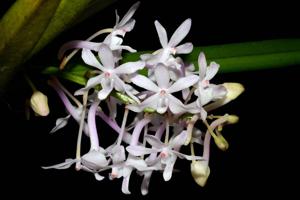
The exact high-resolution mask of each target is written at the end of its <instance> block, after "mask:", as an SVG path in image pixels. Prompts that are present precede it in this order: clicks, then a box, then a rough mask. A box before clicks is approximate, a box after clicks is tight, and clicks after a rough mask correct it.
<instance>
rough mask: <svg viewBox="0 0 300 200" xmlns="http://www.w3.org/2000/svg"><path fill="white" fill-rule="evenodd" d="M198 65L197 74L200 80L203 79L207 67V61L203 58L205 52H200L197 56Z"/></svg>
mask: <svg viewBox="0 0 300 200" xmlns="http://www.w3.org/2000/svg"><path fill="white" fill-rule="evenodd" d="M198 65H199V76H200V80H201V81H202V80H204V77H205V75H206V68H207V62H206V58H205V54H204V53H203V52H201V53H200V54H199V57H198Z"/></svg>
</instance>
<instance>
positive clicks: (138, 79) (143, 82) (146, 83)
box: [131, 74, 159, 92]
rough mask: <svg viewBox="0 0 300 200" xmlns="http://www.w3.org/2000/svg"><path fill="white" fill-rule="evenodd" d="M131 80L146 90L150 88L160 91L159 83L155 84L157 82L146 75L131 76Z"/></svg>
mask: <svg viewBox="0 0 300 200" xmlns="http://www.w3.org/2000/svg"><path fill="white" fill-rule="evenodd" d="M131 81H132V82H133V83H134V84H135V85H137V86H139V87H142V88H144V89H146V90H150V91H153V92H159V88H158V87H157V85H155V83H153V82H152V81H151V80H150V79H149V78H147V77H146V76H142V75H139V74H137V75H135V76H134V77H132V78H131Z"/></svg>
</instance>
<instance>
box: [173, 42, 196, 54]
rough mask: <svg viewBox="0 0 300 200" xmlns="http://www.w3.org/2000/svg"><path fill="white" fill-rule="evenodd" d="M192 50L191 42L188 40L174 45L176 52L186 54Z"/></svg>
mask: <svg viewBox="0 0 300 200" xmlns="http://www.w3.org/2000/svg"><path fill="white" fill-rule="evenodd" d="M192 51H193V44H192V43H190V42H188V43H184V44H182V45H180V46H178V47H176V53H177V54H188V53H191V52H192Z"/></svg>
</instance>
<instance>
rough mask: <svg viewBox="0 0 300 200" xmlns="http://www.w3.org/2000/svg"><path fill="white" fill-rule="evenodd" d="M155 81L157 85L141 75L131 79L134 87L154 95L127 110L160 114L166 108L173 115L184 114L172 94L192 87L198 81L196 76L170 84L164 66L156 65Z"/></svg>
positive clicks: (179, 103) (177, 100)
mask: <svg viewBox="0 0 300 200" xmlns="http://www.w3.org/2000/svg"><path fill="white" fill-rule="evenodd" d="M155 79H156V82H157V85H156V84H155V83H154V82H153V81H151V80H150V79H148V78H147V77H145V76H142V75H136V76H134V77H133V78H132V79H131V81H132V82H133V83H134V84H135V85H137V86H139V87H142V88H144V89H147V90H149V91H152V92H154V94H153V95H152V96H150V97H148V98H147V99H146V100H144V101H143V102H142V103H141V104H140V105H129V106H128V108H129V109H131V110H133V111H135V112H141V111H142V110H144V109H145V108H152V109H154V110H156V111H157V112H158V113H160V114H163V113H165V112H166V111H167V109H168V108H169V109H170V111H171V112H172V113H174V114H179V113H184V112H186V109H185V107H184V105H183V104H182V102H181V101H180V100H179V99H177V98H176V97H175V96H173V95H172V93H175V92H178V91H181V90H183V89H185V88H188V87H190V86H192V85H194V84H195V83H196V82H197V81H198V79H199V78H198V76H196V75H190V76H187V77H183V78H180V79H178V80H177V81H176V82H174V83H173V84H170V76H169V72H168V70H167V68H166V66H164V65H163V64H158V66H157V67H156V69H155Z"/></svg>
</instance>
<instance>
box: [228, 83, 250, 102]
mask: <svg viewBox="0 0 300 200" xmlns="http://www.w3.org/2000/svg"><path fill="white" fill-rule="evenodd" d="M223 86H224V87H225V88H226V90H227V94H226V99H227V101H228V102H229V101H232V100H234V99H236V98H237V97H238V96H239V95H240V94H242V92H244V90H245V88H244V86H243V85H242V84H240V83H223Z"/></svg>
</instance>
